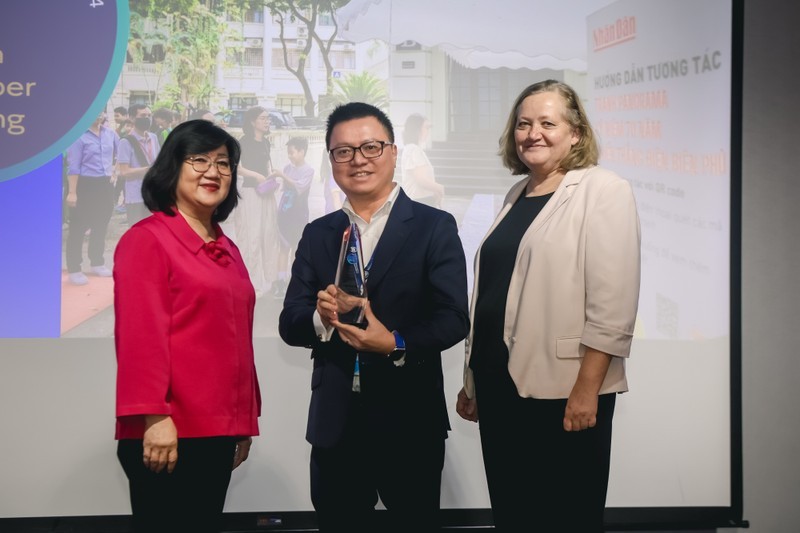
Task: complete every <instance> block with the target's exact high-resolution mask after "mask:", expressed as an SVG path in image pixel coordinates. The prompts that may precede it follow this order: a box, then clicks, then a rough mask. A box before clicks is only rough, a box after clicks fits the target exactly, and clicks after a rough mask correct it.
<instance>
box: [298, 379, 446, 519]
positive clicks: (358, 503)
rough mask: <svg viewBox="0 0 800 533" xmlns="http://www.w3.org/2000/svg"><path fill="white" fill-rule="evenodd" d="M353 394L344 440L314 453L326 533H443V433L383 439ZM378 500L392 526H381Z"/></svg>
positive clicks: (315, 492)
mask: <svg viewBox="0 0 800 533" xmlns="http://www.w3.org/2000/svg"><path fill="white" fill-rule="evenodd" d="M361 401H362V400H361V397H360V394H359V393H353V400H352V402H351V406H350V412H349V415H348V421H347V425H346V427H345V429H344V435H343V436H342V439H341V440H340V441H339V442H338V443H337V445H336V446H334V447H333V448H320V447H317V446H314V447H313V448H312V449H311V500H312V502H313V504H314V509H315V510H316V512H317V518H318V520H319V526H320V531H322V532H335V533H340V532H346V533H350V532H370V533H374V532H376V531H382V532H383V531H397V532H403V533H408V532H410V531H414V532H433V531H439V501H440V487H441V482H442V468H443V466H444V448H445V446H444V439H443V438H442V435H441V434H440V433H437V434H422V433H423V432H420V431H414V430H413V429H411V430H409V431H406V432H397V434H392V435H381V434H378V433H376V432H375V431H374V430H373V429H372V428H370V427H369V425H368V423H367V421H366V418H365V414H364V408H363V406H362V404H361ZM378 496H380V499H381V501H382V502H383V504H384V506H386V509H387V513H386V518H387V521H386V522H385V523H384V522H382V523H378V522H377V516H376V513H375V505H376V504H377V502H378Z"/></svg>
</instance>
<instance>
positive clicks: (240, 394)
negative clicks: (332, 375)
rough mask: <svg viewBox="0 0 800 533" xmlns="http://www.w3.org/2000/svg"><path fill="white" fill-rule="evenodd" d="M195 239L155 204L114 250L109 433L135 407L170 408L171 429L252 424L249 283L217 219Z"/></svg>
mask: <svg viewBox="0 0 800 533" xmlns="http://www.w3.org/2000/svg"><path fill="white" fill-rule="evenodd" d="M216 231H217V235H218V238H217V240H216V241H214V242H212V243H208V244H206V243H204V242H203V239H201V238H200V236H199V235H197V234H196V233H195V232H194V231H193V230H192V229H191V228H190V227H189V225H188V223H187V222H186V221H185V220H184V218H183V216H181V215H180V214H177V215H176V216H168V215H166V214H164V213H155V214H154V215H153V216H151V217H148V218H146V219H144V220H142V221H141V222H139V223H137V224H136V225H134V226H133V227H132V228H131V229H130V230H128V231H127V232H126V233H125V234H124V235H123V236H122V238H121V239H120V241H119V244H118V245H117V248H116V251H115V253H114V312H115V317H116V324H115V329H114V330H115V335H116V339H115V341H116V349H117V411H116V414H117V431H116V438H117V439H128V438H137V439H140V438H142V436H143V432H144V417H143V416H142V415H147V414H153V415H160V414H163V415H170V416H171V417H172V419H173V421H174V422H175V426H176V427H177V429H178V437H180V438H184V437H209V436H249V435H257V434H258V420H257V418H258V416H259V415H260V412H261V397H260V393H259V388H258V379H257V376H256V369H255V364H254V359H253V343H252V338H253V308H254V306H255V292H254V290H253V286H252V284H251V283H250V278H249V276H248V274H247V270H246V268H245V266H244V262H243V261H242V257H241V255H240V254H239V250H238V249H237V248H236V245H234V244H233V242H232V241H230V240H229V239H228V238H227V237H226V236H225V235H223V233H222V231H221V230H220V229H219V227H217V228H216Z"/></svg>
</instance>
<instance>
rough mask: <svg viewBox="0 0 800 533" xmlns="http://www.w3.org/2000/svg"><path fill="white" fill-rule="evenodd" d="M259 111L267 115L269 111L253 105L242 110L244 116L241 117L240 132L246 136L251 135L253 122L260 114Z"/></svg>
mask: <svg viewBox="0 0 800 533" xmlns="http://www.w3.org/2000/svg"><path fill="white" fill-rule="evenodd" d="M261 113H266V114H267V116H269V111H267V110H266V109H265V108H263V107H261V106H258V105H257V106H253V107H251V108H250V109H248V110H247V111H245V112H244V116H243V117H242V132H243V133H244V134H245V135H246V136H248V137H252V136H253V122H255V120H256V119H257V118H258V117H259V116H261Z"/></svg>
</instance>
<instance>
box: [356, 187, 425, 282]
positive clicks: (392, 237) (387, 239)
mask: <svg viewBox="0 0 800 533" xmlns="http://www.w3.org/2000/svg"><path fill="white" fill-rule="evenodd" d="M413 218H414V210H413V209H412V206H411V200H410V199H409V198H408V196H406V194H405V192H403V190H402V189H401V190H400V193H399V194H398V195H397V199H396V200H395V205H394V206H393V207H392V211H391V212H390V213H389V219H388V220H387V221H386V227H385V228H384V229H383V233H382V234H381V238H380V239H378V244H377V245H376V246H375V251H374V252H373V260H372V268H370V271H369V277H368V278H367V295H369V294H370V291H372V290H373V289H374V288H375V287H377V286H378V284H379V283H380V282H381V279H383V277H384V276H385V275H386V273H387V272H388V271H389V268H390V267H391V266H392V262H394V260H395V258H396V257H397V254H398V253H400V250H401V249H402V248H403V245H404V244H405V242H406V239H408V237H409V236H410V235H411V229H412V224H411V220H412V219H413ZM367 261H369V258H367Z"/></svg>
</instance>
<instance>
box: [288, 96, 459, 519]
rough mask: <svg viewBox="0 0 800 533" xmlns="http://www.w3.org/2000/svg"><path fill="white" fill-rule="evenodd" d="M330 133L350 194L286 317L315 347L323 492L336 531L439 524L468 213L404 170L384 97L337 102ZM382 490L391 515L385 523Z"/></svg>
mask: <svg viewBox="0 0 800 533" xmlns="http://www.w3.org/2000/svg"><path fill="white" fill-rule="evenodd" d="M325 144H326V146H327V147H328V149H329V154H328V157H329V158H330V161H331V168H332V169H333V176H334V179H335V180H336V183H337V184H338V185H339V187H340V188H341V190H342V191H344V193H345V195H346V196H347V198H346V200H345V202H344V205H343V206H342V208H341V209H339V210H337V211H334V212H333V213H331V214H329V215H325V216H323V217H321V218H318V219H317V220H315V221H313V222H311V223H309V224H307V225H306V227H305V229H304V231H303V234H302V237H301V239H300V242H299V243H298V245H297V253H296V254H295V260H294V263H293V264H292V276H291V278H290V280H289V287H288V288H287V290H286V298H285V299H284V303H283V311H282V312H281V315H280V319H279V325H278V330H279V332H280V335H281V338H282V339H283V340H284V341H285V342H286V343H287V344H289V345H291V346H304V347H308V348H311V357H312V358H313V359H314V371H313V374H312V376H311V389H312V391H311V405H310V407H309V414H308V427H307V431H306V439H307V440H308V442H309V443H311V445H312V448H311V465H310V468H311V501H312V503H313V504H314V509H315V510H316V512H317V517H318V519H319V525H320V531H323V532H328V531H330V532H336V533H338V532H340V531H348V532H354V531H359V532H362V531H363V532H369V533H372V532H375V531H397V532H404V533H405V532H409V531H414V532H423V531H424V532H428V531H438V530H439V529H438V519H439V516H438V514H439V503H440V486H441V479H442V467H443V465H444V453H445V439H446V438H447V432H448V430H449V429H450V423H449V420H448V415H447V406H446V403H445V398H444V378H443V375H442V353H441V352H442V351H444V350H446V349H447V348H449V347H451V346H453V345H454V344H456V343H457V342H459V341H460V340H461V339H463V338H464V336H465V335H466V334H467V331H468V330H469V322H468V319H467V314H468V310H467V277H466V260H465V258H464V249H463V247H462V246H461V240H460V239H459V237H458V229H457V226H456V221H455V219H454V218H453V216H452V215H450V214H449V213H445V212H444V211H440V210H438V209H434V208H432V207H429V206H426V205H423V204H420V203H418V202H414V201H412V200H411V199H409V198H408V196H406V194H405V193H404V192H403V190H402V189H401V188H400V186H399V185H397V184H396V183H394V181H393V178H394V170H395V165H396V163H397V149H396V147H395V145H394V131H393V128H392V123H391V122H390V121H389V118H388V117H387V116H386V115H385V114H384V113H383V112H382V111H381V110H380V109H378V108H376V107H374V106H372V105H369V104H364V103H357V102H356V103H349V104H345V105H342V106H339V107H337V108H336V109H335V110H334V111H333V113H331V115H330V116H329V117H328V126H327V131H326V138H325ZM352 223H355V224H357V225H358V228H359V232H360V234H361V243H362V245H363V258H364V261H366V262H367V265H366V266H365V267H364V268H365V270H367V271H368V273H369V274H368V277H367V279H366V285H367V296H368V299H369V303H368V305H367V306H366V308H365V317H366V326H365V328H364V329H361V328H359V327H357V326H355V325H352V324H347V323H344V322H340V321H339V320H340V318H341V319H344V313H345V311H347V309H344V308H343V307H339V305H338V304H337V298H336V294H337V292H338V291H337V288H336V287H335V286H334V285H333V283H334V280H335V276H336V271H337V266H338V264H339V251H340V248H341V245H342V237H343V234H344V231H345V229H346V228H348V227H350V224H352ZM341 303H342V305H346V302H344V301H342V302H341ZM356 361H358V364H356ZM379 497H380V500H381V501H382V502H383V504H384V505H385V506H386V509H387V517H388V524H387V525H386V527H380V526H379V525H378V524H376V523H374V520H375V505H376V504H377V502H378V498H379Z"/></svg>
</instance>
